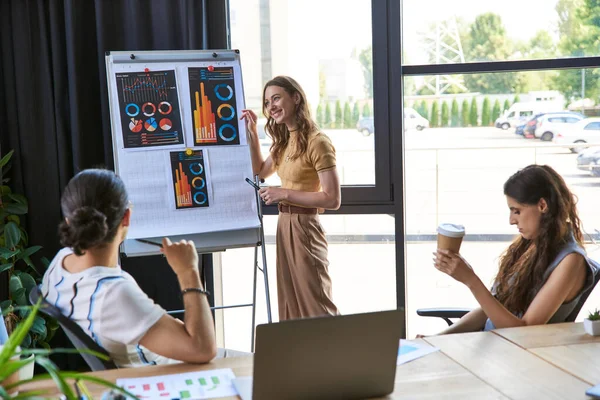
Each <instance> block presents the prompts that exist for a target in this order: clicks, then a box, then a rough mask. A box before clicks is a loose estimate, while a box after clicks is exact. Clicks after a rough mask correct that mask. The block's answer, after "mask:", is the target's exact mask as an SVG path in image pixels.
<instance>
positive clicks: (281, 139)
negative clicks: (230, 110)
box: [262, 76, 318, 165]
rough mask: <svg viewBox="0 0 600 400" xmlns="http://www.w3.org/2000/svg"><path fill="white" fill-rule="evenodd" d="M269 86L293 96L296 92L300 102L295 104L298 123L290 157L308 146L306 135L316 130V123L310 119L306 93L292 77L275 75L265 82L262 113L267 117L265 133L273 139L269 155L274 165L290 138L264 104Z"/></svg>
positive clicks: (294, 157)
mask: <svg viewBox="0 0 600 400" xmlns="http://www.w3.org/2000/svg"><path fill="white" fill-rule="evenodd" d="M269 86H278V87H280V88H282V89H283V90H285V91H286V92H287V93H288V94H289V95H290V96H292V97H293V96H294V95H295V94H296V93H298V95H299V97H300V102H299V103H298V104H297V105H296V123H297V125H298V134H297V141H296V145H295V148H294V149H293V152H292V153H291V154H290V159H292V160H295V159H297V158H298V157H300V156H302V155H304V153H306V149H307V147H308V135H310V134H311V133H312V132H314V131H315V130H317V129H318V128H317V124H316V123H315V122H314V121H313V120H312V118H311V116H310V108H309V106H308V102H307V101H306V95H305V94H304V90H302V87H301V86H300V85H299V84H298V82H296V81H295V80H294V79H292V78H290V77H289V76H276V77H275V78H273V79H271V80H270V81H269V82H267V83H266V85H265V88H264V89H263V97H262V99H263V114H264V116H265V117H267V124H266V125H265V131H266V133H267V134H268V135H269V136H270V137H271V139H272V140H273V144H272V145H271V149H270V151H271V157H272V158H273V161H274V162H275V165H279V163H280V161H281V157H282V156H283V152H284V150H285V148H286V147H287V145H288V143H289V140H290V132H289V130H288V128H287V126H286V125H285V124H277V123H275V120H274V119H273V117H271V116H270V115H269V113H268V111H267V107H266V106H265V93H266V91H267V88H268V87H269Z"/></svg>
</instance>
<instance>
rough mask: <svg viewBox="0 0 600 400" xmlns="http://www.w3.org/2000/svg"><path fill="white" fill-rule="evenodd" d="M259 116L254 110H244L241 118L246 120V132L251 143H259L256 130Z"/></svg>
mask: <svg viewBox="0 0 600 400" xmlns="http://www.w3.org/2000/svg"><path fill="white" fill-rule="evenodd" d="M257 118H258V117H257V116H256V114H255V113H254V111H252V110H242V116H241V117H240V119H241V120H243V121H245V122H246V132H248V139H250V142H251V143H254V144H258V132H257V130H256V120H257Z"/></svg>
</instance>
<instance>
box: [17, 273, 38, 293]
mask: <svg viewBox="0 0 600 400" xmlns="http://www.w3.org/2000/svg"><path fill="white" fill-rule="evenodd" d="M19 278H21V284H22V285H23V287H24V288H25V296H27V297H29V292H31V289H33V288H34V287H36V286H37V283H36V281H35V279H33V276H31V275H29V274H28V273H27V272H21V275H20V276H19Z"/></svg>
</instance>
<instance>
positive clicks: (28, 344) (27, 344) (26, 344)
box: [21, 332, 33, 349]
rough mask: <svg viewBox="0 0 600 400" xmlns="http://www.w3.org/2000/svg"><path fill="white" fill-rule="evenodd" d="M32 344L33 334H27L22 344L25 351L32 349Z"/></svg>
mask: <svg viewBox="0 0 600 400" xmlns="http://www.w3.org/2000/svg"><path fill="white" fill-rule="evenodd" d="M32 342H33V339H32V338H31V333H29V332H27V335H25V337H24V338H23V341H22V342H21V347H23V348H24V349H28V348H30V347H31V343H32Z"/></svg>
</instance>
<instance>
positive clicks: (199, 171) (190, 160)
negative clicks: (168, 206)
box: [170, 150, 209, 210]
mask: <svg viewBox="0 0 600 400" xmlns="http://www.w3.org/2000/svg"><path fill="white" fill-rule="evenodd" d="M170 158H171V176H172V179H173V196H174V198H175V208H176V209H177V210H181V209H190V208H198V207H208V205H209V204H208V182H207V173H206V167H205V162H204V156H203V154H202V150H191V151H189V152H185V151H174V152H171V153H170Z"/></svg>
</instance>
